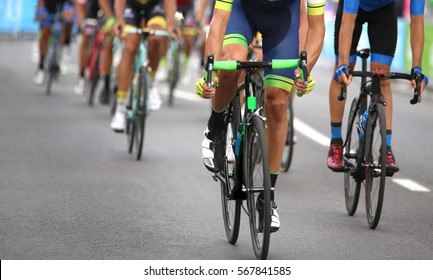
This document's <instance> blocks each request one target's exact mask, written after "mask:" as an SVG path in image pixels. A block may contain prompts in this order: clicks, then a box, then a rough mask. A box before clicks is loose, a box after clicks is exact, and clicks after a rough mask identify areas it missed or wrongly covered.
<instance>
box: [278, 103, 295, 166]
mask: <svg viewBox="0 0 433 280" xmlns="http://www.w3.org/2000/svg"><path fill="white" fill-rule="evenodd" d="M293 117H294V116H293V102H292V100H291V97H290V96H289V103H288V106H287V120H288V123H287V136H286V143H285V144H284V150H283V157H282V160H281V171H283V172H287V171H288V170H289V168H290V164H291V163H292V157H293V149H294V145H295V142H294V135H295V129H294V127H293Z"/></svg>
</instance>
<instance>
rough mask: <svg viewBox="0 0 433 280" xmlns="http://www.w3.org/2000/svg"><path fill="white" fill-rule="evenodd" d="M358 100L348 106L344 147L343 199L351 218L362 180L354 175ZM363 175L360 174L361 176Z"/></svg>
mask: <svg viewBox="0 0 433 280" xmlns="http://www.w3.org/2000/svg"><path fill="white" fill-rule="evenodd" d="M357 105H358V98H356V97H355V98H354V99H353V101H352V105H351V106H350V112H349V121H348V124H347V131H348V133H347V139H346V145H345V146H344V167H345V170H346V171H345V173H344V198H345V202H346V210H347V214H349V215H350V216H353V215H354V214H355V212H356V209H357V207H358V201H359V193H360V189H361V182H362V181H363V179H362V178H361V177H360V176H357V175H354V174H353V172H354V171H355V169H356V167H357V166H358V168H360V166H359V165H358V151H359V149H360V139H359V135H358V129H357V128H356V127H355V126H356V125H357V124H358V121H359V115H360V113H359V108H358V107H357ZM363 175H364V174H362V176H363Z"/></svg>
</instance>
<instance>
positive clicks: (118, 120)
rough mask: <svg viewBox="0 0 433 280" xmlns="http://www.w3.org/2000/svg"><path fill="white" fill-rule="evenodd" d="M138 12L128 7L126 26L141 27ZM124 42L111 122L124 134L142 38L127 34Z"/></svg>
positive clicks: (113, 126) (125, 15)
mask: <svg viewBox="0 0 433 280" xmlns="http://www.w3.org/2000/svg"><path fill="white" fill-rule="evenodd" d="M138 12H139V11H137V10H136V9H133V8H132V7H130V6H128V5H126V8H125V12H124V17H125V24H127V25H133V26H135V27H140V18H139V16H138V15H139V13H138ZM123 40H124V46H123V54H122V59H121V60H120V64H119V70H118V88H117V105H116V113H115V114H114V117H113V120H112V122H111V128H113V130H114V131H116V132H123V131H124V130H125V109H126V96H127V91H128V88H129V84H130V82H131V78H132V75H133V69H132V66H133V63H134V59H135V54H136V53H137V49H138V46H139V44H140V40H141V37H140V35H138V34H126V35H125V37H124V38H123Z"/></svg>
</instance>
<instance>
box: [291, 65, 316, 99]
mask: <svg viewBox="0 0 433 280" xmlns="http://www.w3.org/2000/svg"><path fill="white" fill-rule="evenodd" d="M295 81H296V90H297V92H298V94H299V96H301V95H303V94H307V93H310V92H311V91H312V90H313V88H314V86H315V85H316V80H315V79H314V77H313V75H311V74H310V75H309V76H308V82H307V83H305V81H304V79H301V72H300V71H299V69H295Z"/></svg>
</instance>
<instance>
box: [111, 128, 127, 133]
mask: <svg viewBox="0 0 433 280" xmlns="http://www.w3.org/2000/svg"><path fill="white" fill-rule="evenodd" d="M113 131H114V132H116V133H123V132H125V130H124V129H115V128H113Z"/></svg>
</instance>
